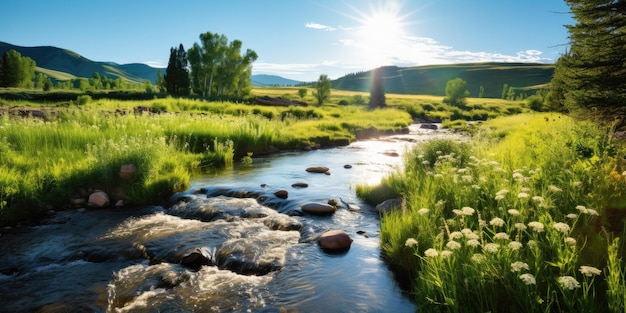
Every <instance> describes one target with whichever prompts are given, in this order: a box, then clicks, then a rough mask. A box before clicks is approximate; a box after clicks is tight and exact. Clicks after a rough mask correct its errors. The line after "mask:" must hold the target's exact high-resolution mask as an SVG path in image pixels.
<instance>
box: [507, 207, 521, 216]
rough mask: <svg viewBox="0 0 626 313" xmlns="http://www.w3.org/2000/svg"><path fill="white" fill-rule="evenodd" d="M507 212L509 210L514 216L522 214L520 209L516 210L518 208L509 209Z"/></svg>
mask: <svg viewBox="0 0 626 313" xmlns="http://www.w3.org/2000/svg"><path fill="white" fill-rule="evenodd" d="M507 212H508V213H509V214H510V215H512V216H519V215H520V213H519V211H518V210H516V209H509V210H508V211H507Z"/></svg>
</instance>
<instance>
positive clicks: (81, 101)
mask: <svg viewBox="0 0 626 313" xmlns="http://www.w3.org/2000/svg"><path fill="white" fill-rule="evenodd" d="M91 101H93V100H92V99H91V96H89V95H80V96H78V97H77V98H76V104H78V105H86V104H88V103H90V102H91Z"/></svg>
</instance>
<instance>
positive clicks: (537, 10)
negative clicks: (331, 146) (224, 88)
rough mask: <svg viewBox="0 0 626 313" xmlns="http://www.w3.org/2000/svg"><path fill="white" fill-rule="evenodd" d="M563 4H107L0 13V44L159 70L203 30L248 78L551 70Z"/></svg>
mask: <svg viewBox="0 0 626 313" xmlns="http://www.w3.org/2000/svg"><path fill="white" fill-rule="evenodd" d="M568 11H569V9H568V7H567V5H566V4H565V2H564V1H563V0H524V1H519V0H471V1H469V0H410V1H409V0H405V1H402V0H397V1H382V0H371V1H366V0H343V1H342V0H339V1H337V0H317V1H313V0H297V1H296V0H267V1H262V0H254V1H253V0H228V1H221V0H220V1H218V0H204V1H202V0H189V1H158V0H156V1H155V0H126V1H120V0H107V1H82V0H76V1H70V0H55V1H35V0H4V1H2V2H1V3H0V41H4V42H8V43H11V44H15V45H20V46H44V45H49V46H55V47H60V48H65V49H69V50H72V51H74V52H77V53H79V54H81V55H82V56H84V57H86V58H88V59H91V60H94V61H112V62H116V63H120V64H125V63H146V64H150V65H153V66H158V67H165V66H167V61H168V58H169V49H170V48H171V47H173V46H178V45H179V44H180V43H182V44H183V45H184V47H185V48H186V49H188V48H189V47H191V46H192V45H193V43H195V42H198V41H199V40H198V36H199V35H200V34H201V33H204V32H207V31H210V32H213V33H219V34H224V35H226V36H227V37H228V38H229V40H234V39H239V40H241V41H242V42H243V45H244V49H248V48H249V49H252V50H255V51H256V52H257V54H258V55H259V58H258V60H257V61H256V62H255V63H254V70H253V73H254V74H273V75H280V76H283V77H286V78H291V79H297V80H304V81H312V80H316V79H317V78H318V77H319V75H320V74H327V75H329V76H330V77H331V78H333V79H334V78H338V77H340V76H342V75H344V74H347V73H352V72H358V71H366V70H370V69H372V68H375V67H378V66H382V65H398V66H417V65H428V64H446V63H462V62H482V61H510V62H518V61H519V62H544V63H552V62H554V61H556V59H557V58H558V57H559V55H560V54H562V53H563V52H564V51H565V49H566V48H567V42H568V38H567V36H568V34H567V30H566V28H565V27H564V25H566V24H573V23H574V21H573V20H572V18H571V15H570V14H569V13H568Z"/></svg>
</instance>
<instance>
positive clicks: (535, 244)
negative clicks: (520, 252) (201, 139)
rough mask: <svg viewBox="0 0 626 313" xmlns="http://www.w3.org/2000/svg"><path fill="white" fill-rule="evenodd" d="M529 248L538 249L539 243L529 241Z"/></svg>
mask: <svg viewBox="0 0 626 313" xmlns="http://www.w3.org/2000/svg"><path fill="white" fill-rule="evenodd" d="M526 245H527V246H529V247H531V248H537V242H536V241H534V240H528V242H527V243H526Z"/></svg>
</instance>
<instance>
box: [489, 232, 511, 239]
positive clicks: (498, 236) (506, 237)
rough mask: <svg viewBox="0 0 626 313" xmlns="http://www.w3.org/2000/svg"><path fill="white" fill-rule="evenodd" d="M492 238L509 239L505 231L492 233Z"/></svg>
mask: <svg viewBox="0 0 626 313" xmlns="http://www.w3.org/2000/svg"><path fill="white" fill-rule="evenodd" d="M493 239H496V240H508V239H509V234H507V233H497V234H495V235H493Z"/></svg>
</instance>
